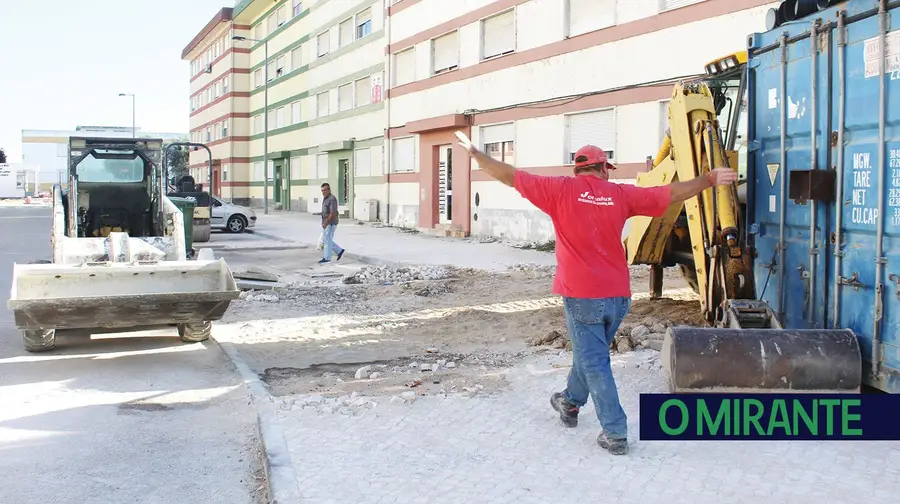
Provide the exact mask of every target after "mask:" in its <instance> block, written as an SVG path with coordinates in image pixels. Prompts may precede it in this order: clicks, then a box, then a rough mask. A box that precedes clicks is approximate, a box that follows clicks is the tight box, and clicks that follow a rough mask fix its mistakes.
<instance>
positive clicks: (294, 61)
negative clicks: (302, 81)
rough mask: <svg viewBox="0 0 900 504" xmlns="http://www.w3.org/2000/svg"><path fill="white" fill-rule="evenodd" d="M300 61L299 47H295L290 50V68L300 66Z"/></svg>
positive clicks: (294, 68)
mask: <svg viewBox="0 0 900 504" xmlns="http://www.w3.org/2000/svg"><path fill="white" fill-rule="evenodd" d="M302 61H303V59H302V58H301V54H300V48H299V47H295V48H294V49H292V50H291V69H292V70H296V69H298V68H300V65H302V64H303V63H302Z"/></svg>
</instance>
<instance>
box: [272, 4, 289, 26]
mask: <svg viewBox="0 0 900 504" xmlns="http://www.w3.org/2000/svg"><path fill="white" fill-rule="evenodd" d="M287 20H288V12H287V5H282V6H281V7H279V8H278V10H277V11H275V22H276V24H277V25H278V26H281V25H283V24H284V23H285V22H287Z"/></svg>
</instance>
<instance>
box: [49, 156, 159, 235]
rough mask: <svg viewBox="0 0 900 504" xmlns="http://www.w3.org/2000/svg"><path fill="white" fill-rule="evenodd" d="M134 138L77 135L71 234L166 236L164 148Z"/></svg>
mask: <svg viewBox="0 0 900 504" xmlns="http://www.w3.org/2000/svg"><path fill="white" fill-rule="evenodd" d="M160 146H161V142H159V141H154V140H144V139H129V138H113V139H104V138H72V139H70V142H69V147H70V148H69V192H68V194H67V196H66V197H65V198H64V207H65V208H64V209H65V214H66V216H65V218H66V223H67V226H66V227H67V233H66V235H67V236H78V237H105V236H109V234H110V233H112V232H124V233H128V234H129V235H130V236H132V237H148V236H161V235H162V229H161V226H160V225H159V224H160V222H159V221H160V219H159V218H158V215H161V214H160V208H161V207H160V204H159V202H160V194H161V191H160V184H159V183H158V182H159V180H160V172H159V155H160V154H159V147H160Z"/></svg>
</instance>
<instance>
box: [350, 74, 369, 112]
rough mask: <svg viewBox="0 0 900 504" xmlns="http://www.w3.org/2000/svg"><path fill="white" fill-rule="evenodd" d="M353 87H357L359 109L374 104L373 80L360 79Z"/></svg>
mask: <svg viewBox="0 0 900 504" xmlns="http://www.w3.org/2000/svg"><path fill="white" fill-rule="evenodd" d="M353 85H354V87H355V90H354V92H355V94H356V106H357V107H365V106H366V105H368V104H370V103H372V79H371V78H370V77H366V78H364V79H359V80H358V81H356V82H355V83H354V84H353Z"/></svg>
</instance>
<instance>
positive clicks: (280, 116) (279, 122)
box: [275, 107, 284, 128]
mask: <svg viewBox="0 0 900 504" xmlns="http://www.w3.org/2000/svg"><path fill="white" fill-rule="evenodd" d="M275 127H276V128H283V127H284V107H278V108H277V109H275Z"/></svg>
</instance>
